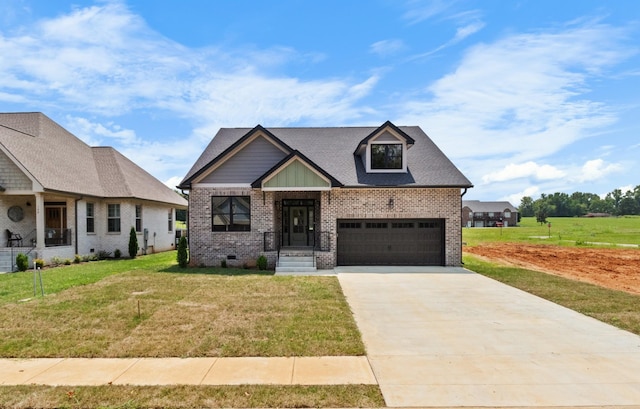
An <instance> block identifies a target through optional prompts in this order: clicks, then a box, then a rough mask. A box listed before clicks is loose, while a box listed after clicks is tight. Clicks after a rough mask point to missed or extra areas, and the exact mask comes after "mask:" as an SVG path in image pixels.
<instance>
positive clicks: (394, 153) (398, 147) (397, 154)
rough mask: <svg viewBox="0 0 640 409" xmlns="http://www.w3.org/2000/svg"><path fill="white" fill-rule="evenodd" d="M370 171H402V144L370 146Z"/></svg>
mask: <svg viewBox="0 0 640 409" xmlns="http://www.w3.org/2000/svg"><path fill="white" fill-rule="evenodd" d="M371 169H376V170H378V169H402V144H400V143H398V144H395V143H394V144H387V143H385V144H372V145H371Z"/></svg>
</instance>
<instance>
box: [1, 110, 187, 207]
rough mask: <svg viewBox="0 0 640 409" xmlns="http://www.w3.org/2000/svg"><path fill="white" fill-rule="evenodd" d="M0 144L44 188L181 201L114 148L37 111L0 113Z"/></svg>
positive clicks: (179, 197) (172, 202)
mask: <svg viewBox="0 0 640 409" xmlns="http://www.w3.org/2000/svg"><path fill="white" fill-rule="evenodd" d="M0 145H1V148H2V150H3V151H6V152H8V153H9V154H10V156H11V158H12V160H14V161H16V162H18V164H19V165H20V166H21V167H22V168H23V169H25V171H26V172H27V173H28V176H29V177H30V178H31V179H32V180H34V181H36V182H37V183H38V184H39V185H40V186H42V188H43V189H45V190H50V191H58V192H66V193H72V194H77V195H86V196H94V197H101V198H110V197H111V198H137V199H143V200H151V201H157V202H162V203H167V204H172V205H176V206H180V207H186V205H187V202H186V200H184V199H183V198H182V197H181V196H180V195H178V194H177V193H176V192H174V191H173V190H171V189H169V188H168V187H167V186H165V185H164V184H163V183H162V182H160V181H159V180H158V179H156V178H154V177H153V176H151V175H150V174H149V173H147V172H146V171H144V170H143V169H142V168H140V167H139V166H138V165H136V164H135V163H133V162H131V161H130V160H129V159H127V158H126V157H125V156H123V155H122V154H120V153H119V152H118V151H116V150H115V149H113V148H110V147H93V148H92V147H90V146H89V145H87V144H85V143H84V142H82V141H81V140H80V139H78V138H77V137H75V136H74V135H72V134H71V133H69V132H68V131H67V130H65V129H64V128H62V127H61V126H60V125H58V124H57V123H55V122H54V121H52V120H51V119H49V118H48V117H47V116H45V115H44V114H42V113H39V112H34V113H0Z"/></svg>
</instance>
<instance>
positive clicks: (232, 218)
mask: <svg viewBox="0 0 640 409" xmlns="http://www.w3.org/2000/svg"><path fill="white" fill-rule="evenodd" d="M211 209H212V212H211V216H212V226H211V228H212V230H213V231H251V197H250V196H212V197H211Z"/></svg>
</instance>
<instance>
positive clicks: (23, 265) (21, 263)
mask: <svg viewBox="0 0 640 409" xmlns="http://www.w3.org/2000/svg"><path fill="white" fill-rule="evenodd" d="M16 265H17V266H18V270H19V271H27V269H28V268H29V257H28V256H27V255H26V254H22V253H18V255H17V256H16Z"/></svg>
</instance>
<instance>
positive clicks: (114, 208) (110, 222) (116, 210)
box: [107, 204, 120, 233]
mask: <svg viewBox="0 0 640 409" xmlns="http://www.w3.org/2000/svg"><path fill="white" fill-rule="evenodd" d="M107 231H108V232H109V233H120V205H119V204H109V205H107Z"/></svg>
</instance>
